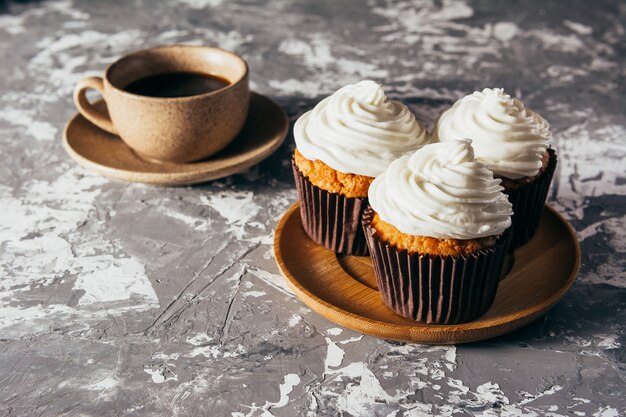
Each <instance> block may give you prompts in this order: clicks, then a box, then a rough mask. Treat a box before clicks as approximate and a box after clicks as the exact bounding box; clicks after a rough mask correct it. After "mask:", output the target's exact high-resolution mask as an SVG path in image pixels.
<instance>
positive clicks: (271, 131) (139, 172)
mask: <svg viewBox="0 0 626 417" xmlns="http://www.w3.org/2000/svg"><path fill="white" fill-rule="evenodd" d="M96 106H99V107H100V108H104V107H105V106H106V105H105V104H104V102H103V101H100V102H98V103H97V104H96ZM288 127H289V121H288V119H287V116H286V115H285V113H284V112H283V111H282V110H281V108H280V107H279V106H278V105H277V104H276V103H274V102H273V101H272V100H270V99H269V98H267V97H264V96H262V95H259V94H256V93H251V97H250V111H249V113H248V119H247V120H246V124H245V125H244V127H243V129H242V131H241V133H239V135H238V136H237V138H235V140H234V141H233V142H232V143H231V144H230V145H228V147H227V148H225V149H224V150H223V151H221V152H219V153H217V154H216V155H213V156H210V157H208V158H207V159H204V160H201V161H198V162H191V163H186V164H160V163H156V162H150V161H146V160H144V159H141V158H139V157H138V156H137V155H136V154H135V153H134V152H133V151H132V150H131V149H130V148H129V147H128V146H127V145H126V144H125V143H124V142H123V141H122V140H121V139H120V138H119V137H118V136H115V135H112V134H110V133H107V132H105V131H104V130H101V129H99V128H98V127H96V126H94V125H93V124H91V123H90V122H89V121H87V119H85V118H84V117H83V116H81V115H80V114H79V113H77V114H76V115H74V117H72V118H71V119H70V121H69V122H68V123H67V125H66V126H65V131H64V132H63V145H64V147H65V150H66V151H67V152H68V153H69V154H70V156H71V157H72V158H73V159H74V160H76V162H78V163H79V164H80V165H82V166H84V167H85V168H87V169H89V170H91V171H94V172H96V173H98V174H101V175H104V176H105V177H109V178H113V179H116V180H123V181H132V182H144V183H149V184H160V185H182V184H194V183H199V182H204V181H210V180H215V179H218V178H222V177H226V176H228V175H232V174H235V173H237V172H241V171H243V170H245V169H247V168H249V167H251V166H253V165H255V164H257V163H258V162H260V161H261V160H263V159H265V158H266V157H268V156H269V155H270V154H272V153H273V152H274V151H275V150H276V149H278V147H279V146H280V145H281V144H282V143H283V141H284V140H285V136H286V135H287V130H288Z"/></svg>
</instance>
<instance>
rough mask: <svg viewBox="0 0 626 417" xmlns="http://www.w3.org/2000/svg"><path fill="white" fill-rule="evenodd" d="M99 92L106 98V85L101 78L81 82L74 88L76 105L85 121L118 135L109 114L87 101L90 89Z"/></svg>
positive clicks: (88, 78) (84, 79) (90, 78)
mask: <svg viewBox="0 0 626 417" xmlns="http://www.w3.org/2000/svg"><path fill="white" fill-rule="evenodd" d="M90 88H92V89H94V90H98V91H99V92H100V94H102V95H103V96H104V83H103V82H102V78H100V77H87V78H83V79H82V80H80V81H79V83H78V84H77V85H76V88H74V104H75V105H76V108H77V109H78V111H79V112H80V114H82V115H83V116H84V117H85V119H87V120H89V121H90V122H91V123H93V124H94V125H96V126H98V127H99V128H100V129H103V130H106V131H107V132H109V133H112V134H114V135H117V134H118V133H117V129H116V128H115V126H113V123H112V122H111V118H110V117H109V115H108V114H106V113H103V112H102V111H100V110H98V109H97V108H95V107H94V106H93V104H91V103H90V102H89V100H87V90H88V89H90Z"/></svg>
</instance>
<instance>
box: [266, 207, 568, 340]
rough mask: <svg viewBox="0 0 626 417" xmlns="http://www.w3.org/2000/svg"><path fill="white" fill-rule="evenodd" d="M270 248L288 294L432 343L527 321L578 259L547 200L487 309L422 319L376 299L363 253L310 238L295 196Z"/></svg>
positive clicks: (339, 318) (560, 288) (549, 301)
mask: <svg viewBox="0 0 626 417" xmlns="http://www.w3.org/2000/svg"><path fill="white" fill-rule="evenodd" d="M274 253H275V255H276V262H277V263H278V267H279V268H280V270H281V273H282V274H283V276H284V277H285V278H286V280H287V282H288V284H289V286H290V287H291V288H292V289H293V291H294V292H295V294H296V295H297V296H298V297H299V298H300V299H301V300H302V301H304V303H305V304H307V305H308V306H309V307H311V308H312V309H313V310H314V311H316V312H317V313H318V314H320V315H322V316H324V317H326V318H327V319H328V320H330V321H333V322H335V323H337V324H340V325H342V326H345V327H347V328H349V329H352V330H356V331H359V332H362V333H366V334H369V335H372V336H377V337H382V338H385V339H393V340H401V341H410V342H419V343H432V344H452V343H466V342H473V341H477V340H484V339H489V338H492V337H496V336H500V335H503V334H505V333H509V332H511V331H513V330H516V329H518V328H520V327H522V326H524V325H525V324H528V323H530V322H531V321H533V320H535V319H536V318H538V317H540V316H541V315H542V314H544V313H545V312H546V311H548V310H549V309H550V308H551V307H552V306H554V305H555V304H556V303H557V301H559V300H560V299H561V298H562V297H563V296H564V295H565V293H566V292H567V290H568V289H569V288H570V287H571V285H572V283H573V282H574V280H575V279H576V273H577V272H578V267H579V265H580V248H579V246H578V241H577V239H576V235H575V234H574V231H573V230H572V228H571V227H570V225H569V224H568V223H567V221H566V220H565V219H564V218H563V217H562V216H561V215H559V214H558V213H557V212H556V211H554V209H552V208H550V207H548V206H546V207H545V208H544V212H543V215H542V218H541V225H540V229H539V231H538V232H537V234H536V235H535V237H534V238H533V239H532V240H531V241H530V242H529V243H528V244H526V245H525V246H523V247H521V248H520V249H518V250H517V251H515V263H514V265H513V269H512V270H511V271H510V272H509V274H508V275H507V277H506V278H505V279H504V280H502V281H501V282H500V285H499V287H498V293H497V294H496V299H495V301H494V304H493V306H492V307H491V308H490V309H489V311H487V313H486V314H485V315H484V316H482V317H481V318H479V319H477V320H475V321H472V322H469V323H464V324H456V325H428V324H421V323H417V322H414V321H412V320H409V319H405V318H404V317H401V316H398V315H396V314H395V313H393V312H392V311H391V310H390V309H388V308H387V307H386V306H385V305H384V304H383V301H382V299H381V297H380V296H379V294H378V291H377V288H376V278H375V276H374V270H373V268H372V263H371V261H370V258H369V257H368V256H366V257H357V256H342V255H336V254H335V253H333V252H331V251H329V250H327V249H325V248H323V247H321V246H319V245H317V244H316V243H315V242H313V241H312V240H311V239H310V238H309V237H308V236H307V235H306V233H305V232H304V229H303V228H302V222H301V219H300V212H299V205H298V203H296V204H294V205H293V206H292V207H291V208H290V209H289V210H287V212H286V213H285V214H284V215H283V217H282V219H281V220H280V222H279V223H278V226H277V227H276V235H275V238H274Z"/></svg>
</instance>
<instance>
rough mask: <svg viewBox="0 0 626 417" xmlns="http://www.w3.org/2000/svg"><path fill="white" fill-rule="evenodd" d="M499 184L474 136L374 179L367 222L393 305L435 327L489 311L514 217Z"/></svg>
mask: <svg viewBox="0 0 626 417" xmlns="http://www.w3.org/2000/svg"><path fill="white" fill-rule="evenodd" d="M500 182H501V181H500V180H499V179H495V178H494V177H493V173H492V172H491V171H489V170H488V169H487V168H486V167H485V166H484V165H483V164H481V163H480V162H478V161H476V160H475V159H474V151H473V149H472V146H471V141H470V140H469V139H464V140H455V141H449V142H444V143H433V144H430V145H426V146H424V147H423V148H421V149H420V150H418V151H416V152H415V153H413V154H412V155H406V156H404V157H402V158H400V159H398V160H396V161H394V162H393V163H392V164H391V165H390V166H389V167H388V168H387V170H386V171H385V172H384V173H383V174H382V175H380V176H378V177H377V178H376V179H375V180H374V181H373V182H372V185H371V186H370V189H369V203H370V206H371V207H370V208H368V209H367V210H366V211H365V213H364V216H363V227H364V230H365V236H366V239H367V244H368V246H369V251H370V256H371V257H372V262H373V265H374V272H375V274H376V280H377V283H378V290H379V291H380V294H381V296H382V299H383V301H384V302H385V304H386V305H387V306H388V307H389V308H391V309H392V310H393V311H394V312H396V313H397V314H399V315H401V316H404V317H407V318H410V319H413V320H416V321H420V322H424V323H436V324H454V323H463V322H467V321H470V320H473V319H475V318H477V317H479V316H481V315H482V314H484V313H485V312H486V311H487V310H488V309H489V307H490V306H491V304H492V303H493V300H494V297H495V294H496V290H497V288H498V282H499V280H500V275H501V273H502V267H503V262H504V257H505V255H506V252H507V250H508V244H509V241H510V237H511V234H510V232H509V231H508V229H509V226H510V225H511V215H512V214H513V212H512V209H511V203H510V202H509V201H508V200H507V197H506V195H504V194H503V193H502V186H500Z"/></svg>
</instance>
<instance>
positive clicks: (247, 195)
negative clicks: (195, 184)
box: [200, 191, 261, 239]
mask: <svg viewBox="0 0 626 417" xmlns="http://www.w3.org/2000/svg"><path fill="white" fill-rule="evenodd" d="M253 200H254V194H253V193H252V191H221V192H217V193H212V194H210V195H208V196H201V197H200V201H201V202H202V203H203V204H206V205H207V206H209V207H211V208H212V209H213V210H215V211H217V213H218V214H219V215H220V216H222V217H223V218H224V219H225V220H226V224H228V225H229V226H230V229H229V231H230V232H232V233H233V234H234V235H235V236H236V237H237V239H243V237H244V236H245V230H244V228H245V226H246V225H247V224H248V223H249V222H250V221H251V220H252V219H253V218H254V217H255V216H256V215H257V213H258V212H259V210H260V209H261V208H260V207H259V206H258V205H257V204H256V203H255V202H254V201H253Z"/></svg>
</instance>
